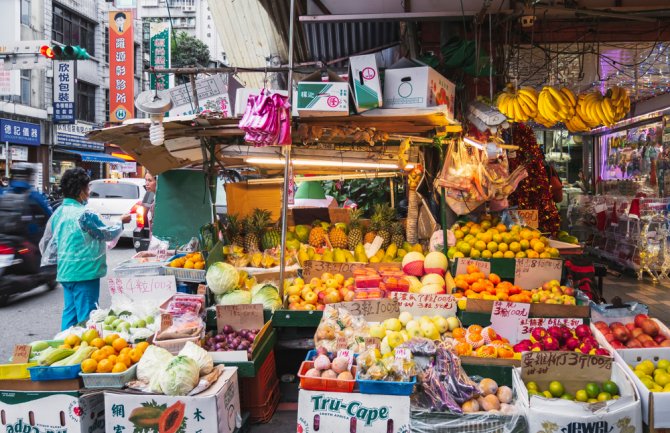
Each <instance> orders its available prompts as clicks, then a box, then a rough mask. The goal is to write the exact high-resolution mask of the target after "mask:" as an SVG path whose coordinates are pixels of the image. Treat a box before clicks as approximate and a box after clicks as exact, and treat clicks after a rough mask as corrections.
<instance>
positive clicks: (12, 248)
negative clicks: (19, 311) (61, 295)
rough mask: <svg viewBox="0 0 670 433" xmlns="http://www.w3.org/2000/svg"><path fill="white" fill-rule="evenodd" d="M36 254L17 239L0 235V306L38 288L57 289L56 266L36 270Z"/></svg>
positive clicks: (30, 245)
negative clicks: (20, 294)
mask: <svg viewBox="0 0 670 433" xmlns="http://www.w3.org/2000/svg"><path fill="white" fill-rule="evenodd" d="M40 259H41V255H40V251H39V248H38V247H37V245H33V244H32V243H30V242H29V241H27V240H26V239H24V238H22V237H20V236H11V235H4V234H0V305H5V304H6V303H7V302H8V301H9V299H10V298H11V297H12V296H13V295H16V294H19V293H25V292H28V291H30V290H33V289H35V288H37V287H40V286H42V285H45V284H46V285H47V287H48V288H49V290H53V289H55V288H56V287H57V286H58V282H57V281H56V267H55V266H52V267H45V268H41V267H40Z"/></svg>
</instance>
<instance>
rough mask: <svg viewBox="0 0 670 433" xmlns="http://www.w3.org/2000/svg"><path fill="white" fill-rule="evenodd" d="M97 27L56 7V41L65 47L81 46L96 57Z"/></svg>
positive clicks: (53, 32)
mask: <svg viewBox="0 0 670 433" xmlns="http://www.w3.org/2000/svg"><path fill="white" fill-rule="evenodd" d="M95 26H96V24H95V23H94V22H92V21H89V20H87V19H86V18H83V17H81V16H79V15H77V14H75V13H73V12H70V11H69V10H67V9H64V8H62V7H60V6H54V17H53V30H52V32H51V33H52V34H51V37H52V39H53V40H54V41H56V42H60V43H61V44H65V45H79V46H81V47H83V48H85V49H86V51H88V53H89V54H90V55H91V56H94V55H95Z"/></svg>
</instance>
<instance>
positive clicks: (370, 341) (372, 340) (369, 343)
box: [365, 337, 382, 349]
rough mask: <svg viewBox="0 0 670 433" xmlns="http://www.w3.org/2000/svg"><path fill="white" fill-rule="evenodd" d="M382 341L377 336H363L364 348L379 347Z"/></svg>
mask: <svg viewBox="0 0 670 433" xmlns="http://www.w3.org/2000/svg"><path fill="white" fill-rule="evenodd" d="M381 347H382V341H381V340H380V339H379V338H377V337H365V348H366V349H367V348H374V349H381Z"/></svg>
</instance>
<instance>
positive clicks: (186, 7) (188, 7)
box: [182, 5, 195, 13]
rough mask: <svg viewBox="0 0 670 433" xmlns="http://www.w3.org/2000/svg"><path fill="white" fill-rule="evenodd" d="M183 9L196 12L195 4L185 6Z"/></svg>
mask: <svg viewBox="0 0 670 433" xmlns="http://www.w3.org/2000/svg"><path fill="white" fill-rule="evenodd" d="M182 10H183V11H184V12H191V13H195V6H193V5H190V6H184V7H183V9H182Z"/></svg>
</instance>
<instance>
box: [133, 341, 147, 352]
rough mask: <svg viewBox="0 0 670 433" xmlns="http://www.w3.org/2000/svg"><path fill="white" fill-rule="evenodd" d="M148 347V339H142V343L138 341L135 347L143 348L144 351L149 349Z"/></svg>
mask: <svg viewBox="0 0 670 433" xmlns="http://www.w3.org/2000/svg"><path fill="white" fill-rule="evenodd" d="M147 347H149V343H147V342H146V341H142V342H141V343H137V344H136V345H135V349H138V350H141V351H142V353H144V351H145V350H147Z"/></svg>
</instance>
